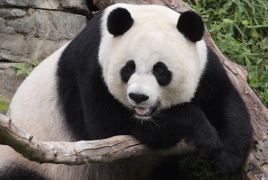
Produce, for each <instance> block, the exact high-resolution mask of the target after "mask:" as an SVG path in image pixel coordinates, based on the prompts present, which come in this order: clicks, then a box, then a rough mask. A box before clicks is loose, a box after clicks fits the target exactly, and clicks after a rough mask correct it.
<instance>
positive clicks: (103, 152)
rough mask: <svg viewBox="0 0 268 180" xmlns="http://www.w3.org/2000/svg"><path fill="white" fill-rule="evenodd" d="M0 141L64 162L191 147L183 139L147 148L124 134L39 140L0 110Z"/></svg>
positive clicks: (39, 158) (36, 158) (24, 152)
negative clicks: (169, 145) (171, 144)
mask: <svg viewBox="0 0 268 180" xmlns="http://www.w3.org/2000/svg"><path fill="white" fill-rule="evenodd" d="M0 144H5V145H9V146H11V147H12V148H13V149H15V150H16V151H17V152H19V153H20V154H22V155H23V156H24V157H25V158H27V159H29V160H31V161H36V162H40V163H53V164H67V165H80V164H87V163H96V162H103V163H104V162H111V161H116V160H118V159H124V158H131V157H132V158H133V157H136V156H139V155H141V154H142V155H144V154H153V153H158V154H162V155H173V154H179V153H181V152H185V151H189V150H194V148H193V147H191V146H188V145H186V143H184V142H183V141H182V142H180V143H178V144H177V146H175V147H173V148H170V149H165V150H156V149H151V148H149V147H147V146H145V145H143V144H141V143H140V142H139V141H137V140H136V139H135V138H133V137H132V136H128V135H122V136H115V137H111V138H108V139H103V140H95V141H78V142H43V141H38V140H37V139H35V138H34V136H33V135H31V134H29V133H28V132H26V131H25V130H23V129H21V128H19V127H17V126H16V125H15V124H13V123H12V120H11V119H10V118H9V117H7V116H4V115H2V114H0Z"/></svg>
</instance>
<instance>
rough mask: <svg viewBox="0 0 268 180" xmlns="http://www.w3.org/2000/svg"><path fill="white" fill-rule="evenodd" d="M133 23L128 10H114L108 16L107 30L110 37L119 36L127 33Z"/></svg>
mask: <svg viewBox="0 0 268 180" xmlns="http://www.w3.org/2000/svg"><path fill="white" fill-rule="evenodd" d="M133 23H134V21H133V19H132V17H131V14H130V13H129V12H128V10H126V9H124V8H116V9H115V10H113V11H112V12H111V13H110V14H109V16H108V20H107V28H108V31H109V32H110V33H111V34H112V35H114V36H119V35H123V34H124V33H125V32H127V31H128V30H129V29H130V28H131V26H132V24H133Z"/></svg>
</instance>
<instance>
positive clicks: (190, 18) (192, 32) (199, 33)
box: [177, 11, 205, 42]
mask: <svg viewBox="0 0 268 180" xmlns="http://www.w3.org/2000/svg"><path fill="white" fill-rule="evenodd" d="M177 28H178V30H179V31H180V32H181V33H182V34H183V35H184V36H185V37H186V38H188V39H189V40H190V41H192V42H196V41H200V40H201V39H202V37H203V34H204V29H205V26H204V22H203V21H202V18H201V17H200V16H199V15H198V14H196V13H195V12H193V11H186V12H183V13H182V14H181V15H180V17H179V20H178V24H177Z"/></svg>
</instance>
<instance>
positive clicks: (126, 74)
mask: <svg viewBox="0 0 268 180" xmlns="http://www.w3.org/2000/svg"><path fill="white" fill-rule="evenodd" d="M135 70H136V64H135V62H134V61H133V60H129V61H128V62H127V63H126V65H125V66H124V67H123V68H122V69H121V71H120V75H121V79H122V81H123V82H124V83H127V82H128V80H129V78H130V77H131V76H132V74H133V73H134V72H135Z"/></svg>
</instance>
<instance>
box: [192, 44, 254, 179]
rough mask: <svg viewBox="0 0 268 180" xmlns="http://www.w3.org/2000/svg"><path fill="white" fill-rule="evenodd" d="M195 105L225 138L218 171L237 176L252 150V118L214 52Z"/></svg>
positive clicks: (216, 165)
mask: <svg viewBox="0 0 268 180" xmlns="http://www.w3.org/2000/svg"><path fill="white" fill-rule="evenodd" d="M192 103H194V104H195V105H197V106H198V107H200V109H202V111H203V112H204V114H205V115H206V117H207V119H208V120H209V121H210V123H211V124H212V125H213V126H214V127H215V129H216V130H217V132H218V134H219V136H220V138H221V142H222V145H223V149H222V151H221V152H220V153H219V154H218V155H217V156H216V158H215V161H214V168H215V170H216V171H217V172H218V174H220V175H225V174H230V173H235V172H236V171H238V170H239V168H240V167H241V166H242V164H243V162H244V161H245V159H246V156H247V152H248V150H249V146H250V142H251V137H252V127H251V124H250V116H249V113H248V111H247V108H246V105H245V103H244V102H243V100H242V98H241V96H240V95H239V93H238V92H237V90H236V89H235V87H234V85H233V84H232V82H231V81H230V79H229V77H228V75H227V73H226V71H225V70H224V68H223V66H222V64H221V62H220V60H219V58H218V57H217V56H216V54H215V53H214V52H213V51H212V50H211V49H210V48H208V62H207V65H206V70H205V73H204V74H203V76H202V78H201V80H200V84H199V87H198V89H197V91H196V94H195V97H194V98H193V99H192Z"/></svg>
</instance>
